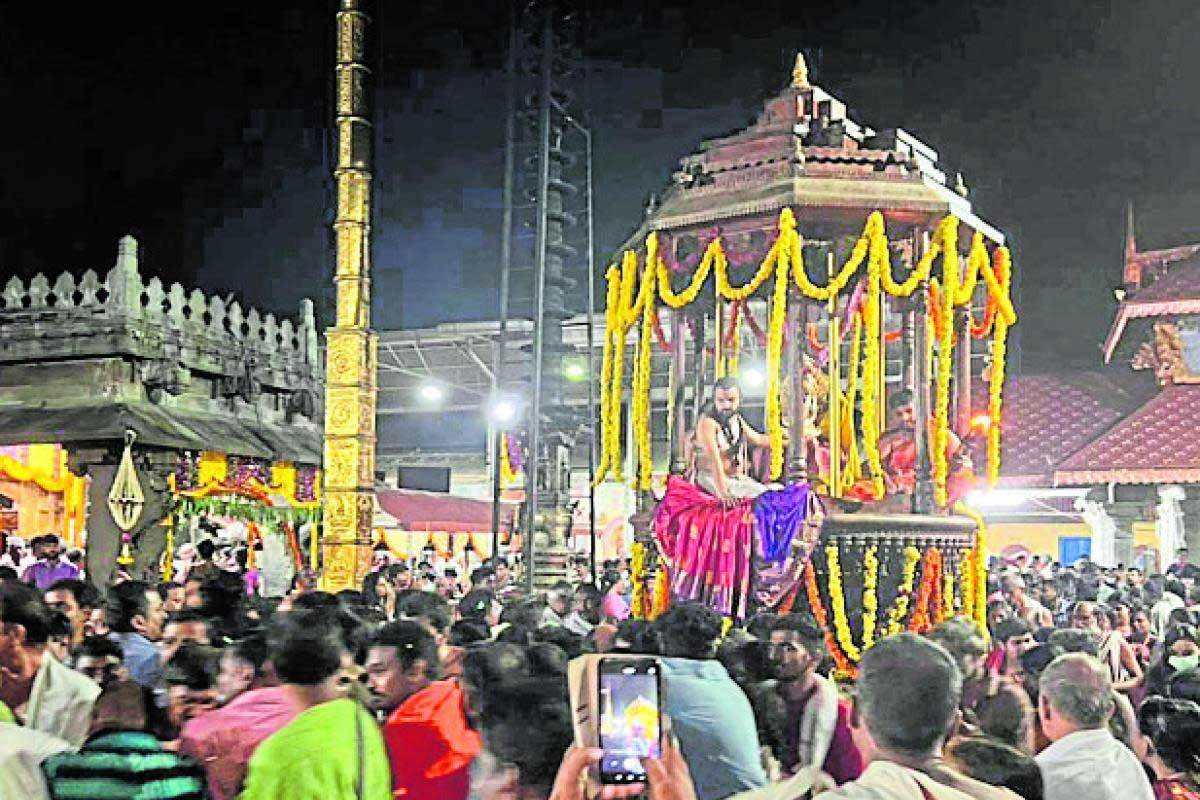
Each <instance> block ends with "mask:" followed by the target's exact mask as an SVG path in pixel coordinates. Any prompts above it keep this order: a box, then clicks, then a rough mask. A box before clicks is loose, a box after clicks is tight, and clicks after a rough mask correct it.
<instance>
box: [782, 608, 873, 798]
mask: <svg viewBox="0 0 1200 800" xmlns="http://www.w3.org/2000/svg"><path fill="white" fill-rule="evenodd" d="M770 635H771V654H772V659H773V661H774V662H775V664H776V671H777V674H778V676H779V683H778V687H777V689H778V692H779V695H780V696H781V697H782V698H783V701H784V704H785V706H786V708H787V725H786V728H785V729H784V737H783V739H784V744H785V746H786V750H785V756H784V759H783V768H784V769H785V770H787V771H788V772H795V771H796V770H797V769H799V768H801V767H809V766H812V767H818V768H820V769H821V770H822V771H824V772H825V773H826V774H828V775H829V776H830V777H832V778H833V779H834V781H836V782H837V783H839V784H841V783H845V782H847V781H851V780H854V779H855V778H857V777H858V776H859V775H860V774H862V770H863V761H862V755H861V754H860V753H859V751H858V747H857V746H856V745H855V744H854V739H853V735H852V734H851V731H850V710H851V707H850V702H849V701H848V700H844V699H841V698H839V697H838V689H837V685H836V684H835V683H834V682H833V681H831V680H829V679H828V678H825V677H823V676H821V675H819V674H817V667H819V666H820V665H821V661H822V660H823V659H824V657H825V635H824V634H823V633H822V632H821V629H820V628H818V627H817V626H816V624H815V623H813V622H810V621H808V620H806V619H804V618H802V617H800V616H798V615H787V616H784V617H780V618H779V619H778V620H776V622H775V624H774V625H773V626H772V627H771V634H770Z"/></svg>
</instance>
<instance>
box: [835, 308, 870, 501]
mask: <svg viewBox="0 0 1200 800" xmlns="http://www.w3.org/2000/svg"><path fill="white" fill-rule="evenodd" d="M862 335H863V315H862V314H861V313H860V314H855V315H854V333H853V334H852V336H851V338H850V374H849V375H848V376H847V381H846V382H847V386H846V395H845V397H844V399H843V400H841V401H840V402H841V404H842V405H843V406H844V407H845V412H844V414H845V415H846V416H845V417H843V419H845V418H846V417H851V418H852V417H853V414H854V406H855V404H856V403H857V402H858V395H859V392H860V390H862V384H863V377H864V376H863V374H862V367H863V364H862V362H861V359H860V358H859V354H860V353H861V352H862ZM862 393H863V396H864V397H865V396H866V392H865V391H863V392H862ZM863 427H864V429H865V428H866V425H865V424H864V425H863ZM849 428H850V435H849V437H848V438H847V439H844V440H843V441H846V442H848V447H847V448H846V453H847V456H848V457H847V459H846V469H845V470H843V472H842V491H849V490H850V489H851V488H852V487H853V486H854V484H855V483H856V482H857V481H858V478H859V463H860V461H861V459H859V457H858V437H857V436H855V431H854V425H853V423H852V424H851V425H850V426H849ZM864 432H865V431H864ZM842 435H843V436H845V435H846V431H845V428H843V429H842Z"/></svg>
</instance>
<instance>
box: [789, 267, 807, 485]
mask: <svg viewBox="0 0 1200 800" xmlns="http://www.w3.org/2000/svg"><path fill="white" fill-rule="evenodd" d="M788 291H789V292H790V293H791V295H792V296H791V298H789V302H788V307H787V327H786V330H787V331H789V332H790V333H791V341H789V342H788V349H787V362H786V367H785V369H786V370H787V374H788V376H789V378H790V380H791V392H792V402H791V408H789V409H788V415H789V417H790V419H791V431H790V437H791V439H790V441H789V442H788V452H787V464H786V466H785V468H784V472H785V475H786V479H787V481H788V482H789V483H795V482H796V481H802V480H805V479H806V478H807V477H808V463H807V462H808V440H807V439H806V438H805V435H804V356H805V353H804V350H805V347H804V342H805V335H804V334H805V331H806V330H807V328H808V301H807V300H806V299H805V298H804V295H802V294H800V290H799V289H797V288H796V287H795V286H792V287H790V288H789V289H788Z"/></svg>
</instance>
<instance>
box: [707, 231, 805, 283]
mask: <svg viewBox="0 0 1200 800" xmlns="http://www.w3.org/2000/svg"><path fill="white" fill-rule="evenodd" d="M785 212H786V209H785ZM794 224H795V223H794V222H793V225H794ZM780 226H781V227H782V222H781V223H780ZM784 241H786V240H785V239H784V237H783V236H782V235H781V236H780V237H779V238H778V239H776V240H775V244H773V245H771V249H770V250H769V251H768V252H767V257H766V258H765V259H763V263H762V264H761V265H760V266H759V268H758V272H756V273H754V277H753V278H751V279H750V281H749V282H748V283H746V284H745V285H744V286H740V287H738V288H737V289H735V288H733V286H731V285H730V283H729V261H728V260H727V259H726V258H725V251H724V249H722V250H720V251H719V252H718V254H717V256H716V267H717V294H718V295H720V296H721V297H724V298H725V299H726V300H745V299H746V298H748V297H750V295H752V294H754V293H755V292H757V291H758V290H759V287H761V286H762V285H763V284H764V283H766V282H767V278H769V277H771V275H772V273H774V272H775V265H776V263H777V262H778V260H779V251H780V249H781V247H782V245H781V242H784Z"/></svg>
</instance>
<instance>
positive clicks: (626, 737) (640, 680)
mask: <svg viewBox="0 0 1200 800" xmlns="http://www.w3.org/2000/svg"><path fill="white" fill-rule="evenodd" d="M598 673H599V675H598V678H599V680H598V682H597V683H598V688H599V703H598V708H599V709H600V713H599V718H600V737H599V739H600V749H601V750H602V751H603V755H602V756H601V758H600V764H599V774H600V783H601V784H606V785H628V784H634V783H644V782H645V781H646V770H645V767H644V766H643V765H642V760H643V759H647V758H649V759H659V758H661V757H662V728H663V726H662V703H661V695H662V692H661V691H660V688H661V681H660V677H661V676H660V668H659V664H658V660H657V659H654V658H629V657H623V658H603V659H601V660H600V664H599V669H598Z"/></svg>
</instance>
